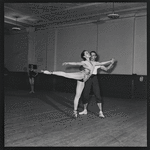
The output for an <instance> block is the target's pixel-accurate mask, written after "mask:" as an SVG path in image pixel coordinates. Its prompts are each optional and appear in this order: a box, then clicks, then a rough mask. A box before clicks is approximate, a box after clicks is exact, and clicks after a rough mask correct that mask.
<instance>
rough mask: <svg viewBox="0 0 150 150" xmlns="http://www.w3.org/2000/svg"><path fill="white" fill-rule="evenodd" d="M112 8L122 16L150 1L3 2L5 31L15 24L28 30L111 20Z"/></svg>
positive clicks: (136, 11) (133, 11)
mask: <svg viewBox="0 0 150 150" xmlns="http://www.w3.org/2000/svg"><path fill="white" fill-rule="evenodd" d="M113 6H114V7H113ZM113 8H114V13H117V14H119V16H120V18H122V17H125V16H127V15H129V14H135V13H139V12H142V11H146V10H147V3H146V2H139V3H137V2H136V3H135V2H134V3H131V2H116V3H114V4H113V3H111V2H99V3H4V31H5V32H8V31H11V30H12V27H14V26H15V25H16V24H17V26H19V27H21V29H25V28H26V27H29V26H34V27H37V28H38V27H45V26H58V25H59V26H60V25H66V24H79V23H88V22H94V21H99V20H100V21H103V20H106V19H109V18H108V17H107V15H108V14H110V13H113ZM16 17H17V20H16Z"/></svg>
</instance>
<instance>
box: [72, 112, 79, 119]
mask: <svg viewBox="0 0 150 150" xmlns="http://www.w3.org/2000/svg"><path fill="white" fill-rule="evenodd" d="M73 115H74V117H75V118H77V117H78V113H77V110H74V111H73Z"/></svg>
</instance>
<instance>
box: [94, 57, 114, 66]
mask: <svg viewBox="0 0 150 150" xmlns="http://www.w3.org/2000/svg"><path fill="white" fill-rule="evenodd" d="M114 61H115V60H114V59H111V60H109V61H104V62H96V64H95V65H96V66H104V65H109V64H113V63H114Z"/></svg>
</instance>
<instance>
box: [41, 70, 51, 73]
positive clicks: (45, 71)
mask: <svg viewBox="0 0 150 150" xmlns="http://www.w3.org/2000/svg"><path fill="white" fill-rule="evenodd" d="M41 72H42V73H44V74H52V73H53V72H52V71H47V70H41Z"/></svg>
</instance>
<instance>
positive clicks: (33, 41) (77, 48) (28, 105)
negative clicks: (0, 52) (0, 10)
mask: <svg viewBox="0 0 150 150" xmlns="http://www.w3.org/2000/svg"><path fill="white" fill-rule="evenodd" d="M83 50H87V51H88V52H89V53H90V52H91V51H95V52H96V53H97V55H98V57H97V59H98V60H97V61H98V62H100V63H101V62H105V61H110V60H112V59H114V60H115V61H114V63H113V65H112V68H111V69H109V70H108V71H105V70H102V69H101V68H99V69H98V70H97V75H96V76H97V79H98V80H97V81H98V82H97V83H98V85H99V91H98V92H100V96H101V99H102V103H101V104H102V111H103V115H104V116H105V117H100V116H99V111H100V110H99V107H98V105H97V101H96V96H95V94H94V85H93V86H91V88H90V93H89V99H88V105H87V114H83V115H80V114H79V113H80V112H82V111H83V110H84V104H83V99H84V97H83V92H81V95H80V98H79V101H78V108H77V110H76V112H77V117H74V114H73V113H74V98H75V94H76V92H77V91H76V88H77V83H78V82H80V83H81V81H78V80H77V79H74V78H73V79H72V78H67V77H63V76H58V75H55V74H45V73H43V72H42V71H41V70H47V71H49V72H52V73H53V72H55V71H61V72H65V73H66V74H67V73H76V72H78V73H83V72H84V69H83V68H82V69H83V70H81V66H80V65H63V63H65V62H75V63H76V62H81V61H83V59H82V58H81V53H82V51H83ZM89 59H90V57H89ZM31 66H32V67H33V68H32V67H31ZM83 67H84V66H83ZM93 67H94V66H93ZM106 67H107V66H106ZM31 68H32V69H33V70H34V72H36V73H35V74H36V75H34V77H30V75H29V74H30V73H29V72H30V70H32V69H31ZM88 80H91V77H89V79H88ZM88 80H87V81H86V82H88ZM86 82H82V84H84V88H85V87H86ZM83 90H84V89H83ZM147 118H148V117H147V3H146V2H93V3H92V2H90V3H89V2H85V3H81V2H78V3H67V2H65V3H60V2H57V3H54V2H51V3H50V2H47V3H37V2H36V3H4V147H91V146H92V147H147V145H148V144H147V143H148V142H147Z"/></svg>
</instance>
